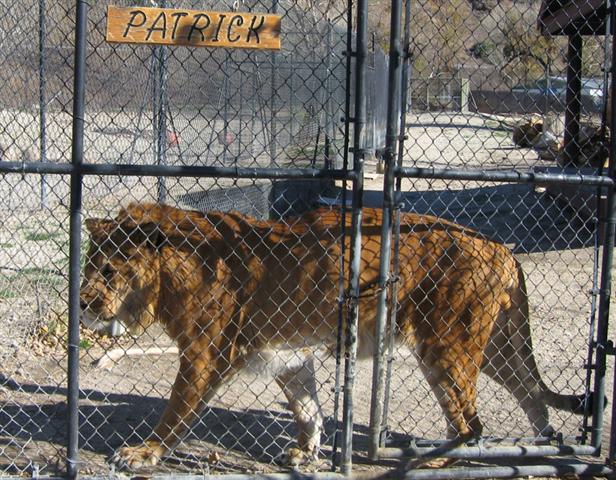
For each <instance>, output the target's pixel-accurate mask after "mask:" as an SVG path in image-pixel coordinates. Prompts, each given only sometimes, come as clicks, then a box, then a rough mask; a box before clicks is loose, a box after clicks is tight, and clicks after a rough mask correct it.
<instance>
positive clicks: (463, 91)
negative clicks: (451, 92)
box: [460, 77, 471, 113]
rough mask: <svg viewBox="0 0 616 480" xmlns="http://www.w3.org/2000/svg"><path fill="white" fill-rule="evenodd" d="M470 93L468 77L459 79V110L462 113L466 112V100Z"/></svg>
mask: <svg viewBox="0 0 616 480" xmlns="http://www.w3.org/2000/svg"><path fill="white" fill-rule="evenodd" d="M470 94H471V83H470V81H469V79H468V77H464V78H461V79H460V111H461V112H462V113H467V112H468V100H469V98H470Z"/></svg>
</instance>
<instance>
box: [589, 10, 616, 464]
mask: <svg viewBox="0 0 616 480" xmlns="http://www.w3.org/2000/svg"><path fill="white" fill-rule="evenodd" d="M610 6H611V8H610V23H611V24H612V25H616V11H615V9H616V1H615V0H611V1H610ZM615 65H616V35H613V34H612V79H611V90H612V95H611V99H610V101H611V102H612V104H611V111H610V119H609V122H610V129H611V131H612V134H611V135H610V151H609V163H608V175H609V177H610V178H611V179H614V178H615V174H616V135H614V125H616V99H615V97H616V95H615V94H616V74H615V72H614V71H613V69H614V66H615ZM614 195H615V192H614V187H613V186H612V187H611V188H609V189H608V190H607V199H606V200H607V201H606V207H605V219H604V221H600V223H599V231H601V229H603V258H602V261H601V283H600V286H599V314H598V319H597V342H596V345H597V351H596V361H595V365H596V369H597V370H596V373H595V388H594V392H595V394H594V397H593V400H594V401H593V419H592V420H593V421H592V430H591V432H592V433H591V445H594V446H596V447H598V448H601V434H602V432H603V428H602V427H603V408H604V407H605V403H604V397H603V395H604V392H605V374H606V357H607V351H606V348H605V347H606V346H607V345H609V344H608V326H609V318H610V293H611V291H612V265H613V263H614V241H615V240H616V234H615V232H614V225H615V224H616V202H615V200H616V199H615V197H614ZM600 220H601V219H600ZM614 384H615V385H616V375H615V376H614ZM614 398H616V397H614V394H612V415H614V414H615V413H616V407H615V406H614ZM612 418H616V417H612ZM614 423H615V422H612V426H611V429H610V445H609V458H610V459H613V458H614V456H615V451H616V427H615V426H614Z"/></svg>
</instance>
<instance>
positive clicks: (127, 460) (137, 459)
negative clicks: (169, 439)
mask: <svg viewBox="0 0 616 480" xmlns="http://www.w3.org/2000/svg"><path fill="white" fill-rule="evenodd" d="M164 452H165V449H164V448H162V447H161V445H160V444H159V443H154V442H152V443H146V444H144V445H140V446H138V447H122V448H120V449H118V450H117V451H116V452H115V453H114V454H113V456H112V457H111V463H113V464H114V465H115V466H116V467H118V468H119V469H120V470H136V469H139V468H141V467H146V466H153V465H156V464H157V463H158V462H159V461H160V458H161V457H162V455H163V454H164Z"/></svg>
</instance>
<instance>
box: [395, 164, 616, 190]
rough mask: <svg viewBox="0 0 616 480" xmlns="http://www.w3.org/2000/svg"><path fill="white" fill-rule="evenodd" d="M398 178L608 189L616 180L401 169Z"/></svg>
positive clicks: (578, 175)
mask: <svg viewBox="0 0 616 480" xmlns="http://www.w3.org/2000/svg"><path fill="white" fill-rule="evenodd" d="M396 176H398V177H402V178H424V179H425V178H430V179H440V180H476V181H480V182H484V181H485V182H508V183H542V184H561V183H562V184H569V185H597V186H601V187H608V186H612V185H614V180H613V179H612V178H609V177H605V176H600V175H586V174H583V173H576V174H573V173H550V172H522V171H518V170H476V169H446V168H419V167H401V168H398V169H396Z"/></svg>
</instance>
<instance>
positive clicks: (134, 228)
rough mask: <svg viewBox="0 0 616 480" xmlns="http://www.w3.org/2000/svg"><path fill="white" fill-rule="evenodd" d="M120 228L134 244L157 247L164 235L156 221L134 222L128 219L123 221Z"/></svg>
mask: <svg viewBox="0 0 616 480" xmlns="http://www.w3.org/2000/svg"><path fill="white" fill-rule="evenodd" d="M120 228H121V229H122V230H123V231H124V233H125V234H126V235H127V236H128V238H129V239H130V240H131V241H132V243H134V244H135V245H147V246H148V247H150V248H153V249H158V248H159V247H160V246H161V245H162V244H163V242H164V240H165V235H164V234H163V232H162V231H161V229H160V227H159V225H158V223H156V222H144V223H137V224H135V223H134V222H132V221H128V222H123V223H122V224H121V225H120Z"/></svg>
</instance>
